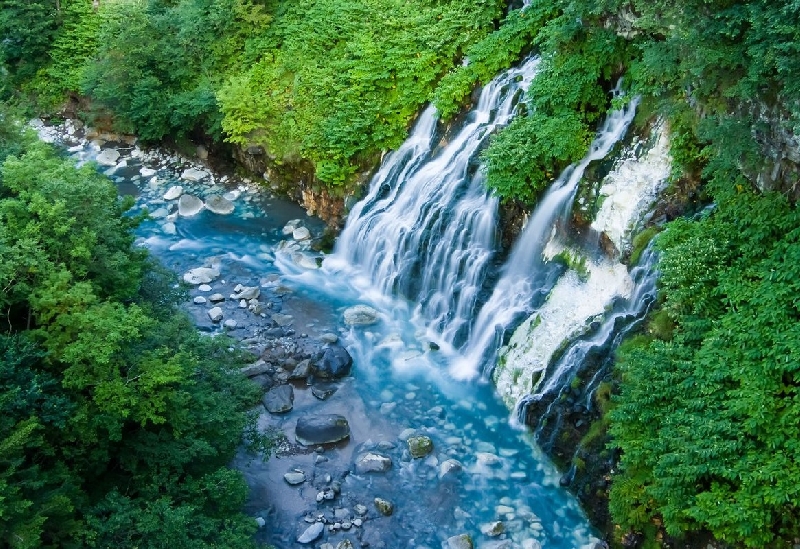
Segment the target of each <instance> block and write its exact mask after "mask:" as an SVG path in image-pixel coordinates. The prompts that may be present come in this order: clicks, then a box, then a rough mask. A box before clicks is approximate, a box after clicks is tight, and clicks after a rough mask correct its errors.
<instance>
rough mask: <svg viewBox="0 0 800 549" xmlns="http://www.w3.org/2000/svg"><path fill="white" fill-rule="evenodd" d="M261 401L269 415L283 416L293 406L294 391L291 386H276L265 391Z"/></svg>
mask: <svg viewBox="0 0 800 549" xmlns="http://www.w3.org/2000/svg"><path fill="white" fill-rule="evenodd" d="M261 401H262V402H263V403H264V407H265V408H266V409H267V411H268V412H269V413H271V414H283V413H285V412H288V411H289V410H291V409H292V407H293V406H294V389H293V388H292V386H291V385H278V386H276V387H273V388H272V389H270V390H269V391H267V393H266V394H265V395H264V396H263V397H262V398H261Z"/></svg>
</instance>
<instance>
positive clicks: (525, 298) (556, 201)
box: [450, 98, 638, 379]
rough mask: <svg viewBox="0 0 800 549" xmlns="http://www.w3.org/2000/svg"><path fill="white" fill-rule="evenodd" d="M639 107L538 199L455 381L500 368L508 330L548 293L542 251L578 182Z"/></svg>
mask: <svg viewBox="0 0 800 549" xmlns="http://www.w3.org/2000/svg"><path fill="white" fill-rule="evenodd" d="M637 104H638V98H635V99H633V100H632V101H630V102H629V103H628V104H627V105H626V106H625V107H624V108H622V109H620V110H618V111H614V112H612V113H611V114H610V115H609V116H608V118H607V119H606V121H605V122H604V124H603V126H602V127H601V128H600V130H599V131H598V133H597V136H596V137H595V139H594V141H593V142H592V145H591V147H590V149H589V152H588V153H587V154H586V156H585V157H584V158H583V159H582V160H581V161H580V162H579V163H577V164H575V165H572V166H570V167H569V168H567V169H566V170H564V172H563V173H562V174H561V176H560V177H559V178H558V179H557V180H556V182H555V183H553V185H552V186H551V187H550V189H549V190H548V191H547V193H546V194H545V195H544V197H543V198H542V199H541V200H540V201H539V204H538V205H537V207H536V210H535V211H534V213H533V215H532V216H531V217H530V219H529V220H528V222H527V223H526V225H525V228H524V229H523V232H522V235H521V236H520V237H519V239H518V240H517V242H516V244H515V245H514V248H513V250H512V252H511V256H510V257H509V260H508V262H507V263H506V265H505V266H504V267H503V272H502V275H501V278H500V280H499V281H498V283H497V285H496V286H495V288H494V291H493V292H492V295H491V297H490V298H489V300H488V301H487V302H486V303H485V304H484V305H483V307H482V308H481V310H480V312H479V313H478V317H477V319H476V321H475V324H474V327H473V329H472V336H471V338H470V340H469V341H468V342H467V343H466V344H465V345H464V346H463V347H462V348H461V349H460V354H461V357H460V358H459V359H457V360H455V361H454V362H453V364H452V365H451V367H450V372H451V374H452V375H453V376H454V377H455V378H457V379H469V378H473V377H475V376H476V375H478V374H479V373H481V372H482V371H483V372H487V373H488V371H490V370H491V368H492V367H493V366H494V364H495V359H496V353H497V349H498V348H499V347H500V341H499V340H500V338H501V337H502V332H503V330H505V329H506V328H508V327H509V326H511V325H512V324H513V323H514V321H515V320H518V318H519V316H520V315H522V314H524V313H526V312H530V307H531V301H532V299H533V297H534V295H535V294H536V292H537V291H539V290H543V289H546V288H543V287H542V282H543V281H542V280H541V275H544V274H545V270H543V269H541V268H540V267H541V265H542V262H543V256H542V252H543V250H544V248H545V246H546V245H547V242H548V241H549V239H550V236H551V233H552V231H553V229H554V224H555V223H556V221H557V220H558V219H559V218H563V217H564V216H566V215H568V213H569V209H570V208H571V205H572V201H573V198H574V196H575V191H576V189H577V188H578V183H579V181H580V180H581V177H583V173H584V171H585V170H586V167H587V166H588V165H589V163H590V162H592V161H593V160H598V159H601V158H604V157H605V156H606V155H607V154H608V152H609V151H610V150H611V147H613V146H614V144H615V143H616V142H617V141H619V140H620V139H621V138H622V137H623V136H624V135H625V131H626V130H627V128H628V125H629V124H630V123H631V121H632V120H633V116H634V114H635V111H636V106H637ZM548 285H549V284H548Z"/></svg>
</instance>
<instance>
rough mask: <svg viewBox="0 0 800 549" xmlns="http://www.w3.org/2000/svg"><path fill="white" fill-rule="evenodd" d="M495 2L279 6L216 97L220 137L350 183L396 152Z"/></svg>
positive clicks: (337, 0) (335, 0) (485, 25)
mask: <svg viewBox="0 0 800 549" xmlns="http://www.w3.org/2000/svg"><path fill="white" fill-rule="evenodd" d="M500 4H501V3H500V2H484V1H478V0H471V1H469V2H463V1H459V2H456V1H443V2H437V3H429V2H422V1H413V2H406V1H404V0H375V1H373V2H351V1H346V0H324V1H319V2H306V3H285V4H283V5H282V6H281V9H280V11H279V12H278V13H277V14H276V17H275V21H274V23H273V25H272V26H271V27H270V29H269V31H268V32H267V33H266V34H265V35H264V37H263V38H262V40H261V42H260V44H261V50H260V51H259V54H260V56H261V57H260V59H259V61H258V62H257V63H255V65H254V66H252V67H250V68H249V69H248V70H247V71H246V72H245V73H243V74H239V75H236V76H234V77H232V78H231V79H230V80H229V81H228V84H227V85H226V86H225V87H224V88H222V89H221V90H220V92H219V93H218V99H219V101H220V108H221V110H222V112H223V114H224V119H223V122H222V123H223V128H224V129H225V132H226V134H227V138H228V139H229V140H230V141H232V142H234V143H238V144H242V145H247V144H259V145H263V146H264V147H265V148H266V149H267V150H268V152H269V153H270V155H272V156H274V157H276V158H277V160H278V161H291V160H293V159H295V158H297V156H301V157H303V158H307V159H309V160H311V162H312V163H313V164H314V166H315V169H316V176H317V178H319V179H320V180H321V181H323V182H326V183H329V184H333V185H340V184H343V183H346V182H350V181H352V179H353V175H354V174H355V173H356V171H358V170H359V169H362V168H365V167H371V165H372V164H373V162H374V161H375V158H376V157H377V155H379V154H380V152H381V151H383V150H386V149H390V148H395V147H397V146H399V145H400V143H402V141H403V139H404V138H405V136H406V133H407V130H408V126H409V123H410V122H411V120H412V119H413V118H414V116H415V115H416V113H417V112H418V110H419V109H420V107H421V106H422V105H423V104H424V103H425V102H426V101H428V100H429V99H430V97H431V95H432V93H433V90H434V87H435V85H436V82H437V81H438V80H439V79H440V78H441V77H442V75H444V74H445V73H446V72H447V71H448V70H449V69H450V68H452V66H453V65H454V63H455V62H457V61H458V60H459V59H460V58H461V57H462V56H463V54H464V51H465V49H466V48H467V47H468V46H469V45H470V44H472V43H473V42H475V41H476V40H478V39H480V38H482V37H483V36H485V35H486V33H487V31H488V30H489V29H490V28H491V27H492V22H493V20H495V19H496V18H497V17H498V16H499V15H500Z"/></svg>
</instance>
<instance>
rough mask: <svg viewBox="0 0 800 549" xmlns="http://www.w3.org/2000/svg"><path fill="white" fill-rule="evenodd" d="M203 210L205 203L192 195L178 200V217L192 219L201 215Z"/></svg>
mask: <svg viewBox="0 0 800 549" xmlns="http://www.w3.org/2000/svg"><path fill="white" fill-rule="evenodd" d="M202 209H203V201H202V200H200V199H199V198H197V197H196V196H192V195H191V194H183V195H181V197H180V198H179V199H178V215H180V216H181V217H191V216H193V215H197V214H198V213H200V210H202Z"/></svg>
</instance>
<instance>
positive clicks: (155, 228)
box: [38, 124, 598, 549]
mask: <svg viewBox="0 0 800 549" xmlns="http://www.w3.org/2000/svg"><path fill="white" fill-rule="evenodd" d="M38 129H39V130H40V133H41V134H42V135H43V136H44V137H45V139H47V140H50V141H53V140H56V141H60V142H61V143H62V144H63V145H64V146H65V147H66V148H67V149H68V151H69V153H70V154H71V155H73V156H74V157H75V158H76V159H77V160H78V161H80V162H84V161H87V160H93V159H97V158H98V155H101V154H102V153H103V152H104V151H106V150H108V149H110V148H113V149H114V150H117V151H119V152H120V153H121V156H120V158H119V159H114V160H113V162H110V161H106V165H104V166H100V169H101V170H102V171H105V172H106V173H107V174H108V175H109V177H111V178H112V180H113V181H114V182H115V183H116V184H117V186H118V188H119V189H120V192H121V193H122V194H131V195H134V196H135V197H136V207H135V209H140V208H144V207H146V208H147V209H148V210H149V211H150V212H151V214H152V215H153V217H154V219H152V220H150V221H147V222H145V223H144V224H142V226H141V227H140V228H139V230H138V233H137V234H138V236H139V237H140V238H139V243H140V244H142V245H145V246H147V247H148V248H149V249H150V250H151V251H152V252H153V253H154V254H155V255H156V256H157V257H159V258H160V259H161V260H162V261H163V262H164V263H165V264H166V265H168V266H169V267H171V268H173V269H174V270H176V272H178V273H182V272H185V271H186V270H187V269H190V268H193V267H197V266H200V265H203V264H205V263H207V262H208V260H209V258H214V260H215V261H221V263H222V265H223V268H222V271H223V272H222V278H223V279H224V278H225V277H226V273H229V274H230V276H231V277H232V276H236V277H237V278H238V279H242V280H245V279H247V280H253V279H256V280H259V281H263V282H264V283H265V284H266V283H269V284H275V283H276V281H278V282H279V283H280V284H281V285H283V286H285V287H286V288H288V290H289V291H291V292H292V295H293V299H294V301H293V303H294V304H293V305H292V307H293V310H292V312H294V313H296V319H298V320H296V324H297V325H295V326H294V328H295V330H296V331H297V332H298V334H300V333H302V335H306V334H307V335H308V336H309V337H311V338H313V337H315V336H317V335H319V334H321V333H323V332H335V333H337V334H339V336H340V337H341V340H342V341H343V343H344V344H345V345H346V347H347V348H348V350H349V351H350V353H351V354H352V356H353V357H354V368H353V373H352V376H351V377H350V378H347V379H345V380H344V381H343V382H342V383H341V384H340V388H339V390H338V391H337V393H335V394H334V396H333V397H331V398H330V399H329V400H327V401H325V402H324V403H320V402H319V401H317V399H314V398H313V397H311V395H310V391H309V390H308V389H307V388H303V387H297V388H296V389H295V395H296V396H295V407H294V409H293V410H292V411H291V412H289V414H287V415H285V416H281V417H279V418H277V417H271V416H269V414H266V413H264V416H263V417H262V424H263V425H265V426H266V425H270V426H275V427H279V428H283V429H285V431H286V432H287V433H288V437H289V439H290V442H292V440H291V438H292V434H293V426H294V423H296V421H297V418H298V417H301V416H302V415H304V414H310V413H321V412H324V413H332V412H335V413H341V414H343V415H345V416H346V417H347V418H348V420H349V421H350V424H351V430H352V433H351V437H350V439H349V441H347V442H346V443H344V444H340V445H338V446H336V447H333V448H328V449H326V451H325V452H324V454H322V456H323V457H322V458H320V457H319V455H318V454H316V453H302V452H296V453H291V452H289V453H287V454H286V455H281V456H280V457H277V458H273V459H271V460H270V461H268V462H267V463H261V462H259V461H258V460H255V461H251V460H244V459H243V460H241V461H240V462H238V466H239V467H240V468H241V469H242V470H243V472H244V473H245V476H246V478H247V480H248V482H249V483H250V485H251V488H252V494H253V495H252V498H251V502H250V504H249V506H248V511H250V512H252V513H253V515H254V516H263V517H265V518H266V519H267V523H268V524H267V525H266V527H265V528H263V529H262V530H261V533H260V538H261V539H263V540H265V541H268V542H270V543H271V544H273V545H275V546H276V547H278V548H289V547H301V546H305V545H300V544H299V543H297V541H296V540H297V537H298V536H299V535H301V534H302V533H303V531H304V530H305V529H306V528H307V527H308V525H309V522H308V521H309V520H313V518H314V517H317V516H319V515H325V514H327V515H328V516H330V515H331V514H335V512H336V510H338V511H339V514H338V516H341V517H343V516H344V515H345V514H349V518H350V519H355V518H357V517H359V518H361V526H351V528H349V529H347V530H345V529H338V530H336V531H331V530H326V531H325V533H324V535H323V537H322V538H320V539H319V540H317V541H316V542H315V543H314V544H312V546H314V547H319V546H320V545H321V544H322V543H326V542H329V543H331V544H332V546H336V545H337V544H340V543H342V542H343V541H344V540H351V542H352V543H353V544H354V546H358V545H359V543H361V544H364V543H366V544H369V546H370V547H388V548H393V547H419V548H424V547H430V548H438V547H442V546H443V544H445V546H446V540H447V539H448V538H449V537H451V536H454V535H457V534H462V533H466V534H469V535H470V536H471V537H472V538H473V540H474V541H475V544H476V546H478V547H521V548H524V549H531V548H536V547H539V546H541V547H548V548H578V547H593V546H594V544H595V542H597V541H598V540H597V538H596V537H595V535H594V533H593V530H592V528H591V527H590V525H589V524H588V522H587V520H586V518H585V516H584V514H583V512H582V510H581V509H580V507H579V505H578V504H577V502H576V501H575V499H574V498H573V497H572V496H571V495H569V494H568V493H567V492H566V490H564V489H563V488H561V487H559V482H558V481H559V474H558V472H557V471H556V469H555V468H554V466H553V465H552V464H550V463H549V462H548V460H547V458H546V457H545V456H543V455H542V453H541V452H540V451H539V450H538V448H537V446H536V445H535V444H534V443H533V441H532V438H531V435H530V433H528V432H526V431H525V430H519V429H516V428H514V427H512V425H511V422H509V412H508V409H507V408H506V407H505V406H504V405H503V403H502V402H501V401H500V400H499V399H498V398H497V397H496V396H495V394H494V392H493V388H492V386H491V385H490V384H488V383H486V382H484V381H477V382H476V381H472V382H465V381H457V380H455V379H453V377H452V376H450V375H449V373H448V368H449V362H450V360H451V357H450V356H449V355H448V354H447V353H442V352H440V351H437V350H433V348H435V346H433V348H432V346H431V345H430V341H431V338H430V337H429V335H430V334H429V332H428V331H426V330H425V329H424V327H421V326H420V324H419V322H418V316H419V311H418V307H417V305H418V304H417V303H414V302H411V301H408V300H406V299H404V298H401V297H393V296H387V295H386V294H385V293H383V292H381V291H376V290H374V289H372V288H373V285H371V284H370V283H368V282H367V281H366V280H365V279H360V278H359V276H358V275H357V274H356V271H347V270H344V271H343V270H342V269H341V267H342V265H341V258H340V257H339V258H338V261H333V262H332V264H333V266H332V267H328V266H326V267H324V268H322V269H310V268H308V267H309V265H310V263H309V262H308V261H305V262H304V261H302V260H298V255H300V254H304V255H302V257H306V258H309V257H311V258H312V259H313V254H311V253H310V252H298V251H297V250H293V249H291V248H288V249H287V248H286V247H285V246H284V245H283V244H281V243H282V242H284V241H285V240H286V238H287V237H286V236H285V235H284V234H283V231H282V229H283V227H284V226H285V225H286V223H287V222H289V221H290V220H294V219H298V220H300V222H301V224H302V225H304V226H306V227H308V228H309V229H310V230H311V232H312V233H316V234H319V233H320V232H321V229H322V224H321V223H320V222H319V221H318V220H315V219H313V218H309V217H308V216H306V215H305V214H304V212H303V211H302V210H301V209H300V208H299V207H298V206H296V205H294V204H291V203H288V202H285V201H282V200H279V199H277V198H274V197H270V196H269V195H268V193H264V192H263V191H262V190H259V189H258V188H257V187H256V186H255V185H254V184H250V183H248V182H246V181H242V180H238V179H235V178H233V177H231V178H221V177H218V176H215V175H214V174H209V173H206V174H205V176H204V177H202V178H201V180H200V181H196V182H194V181H187V180H186V179H182V177H181V176H182V175H184V174H185V170H186V169H187V166H188V165H187V163H186V161H185V160H184V159H181V158H178V157H176V156H170V155H169V154H166V153H161V152H157V151H155V152H154V151H143V150H141V149H139V148H138V147H136V146H127V145H124V144H119V143H103V142H102V140H100V141H98V140H94V142H93V141H91V140H87V139H84V138H82V137H81V132H80V131H75V130H74V128H73V127H71V126H70V125H69V124H68V125H67V126H66V127H62V128H42V127H39V128H38ZM70 134H72V135H70ZM173 185H181V186H182V187H183V188H184V193H192V194H195V195H197V196H200V197H203V198H205V197H208V196H210V195H212V194H225V193H227V194H226V196H227V197H228V198H230V199H231V200H232V202H233V204H234V205H235V209H234V212H233V213H232V214H230V215H218V214H214V213H212V212H210V211H208V210H203V211H201V212H199V213H198V214H196V215H194V216H190V217H182V216H179V215H176V212H175V206H174V202H170V201H166V200H164V199H163V195H164V193H165V192H166V191H167V190H168V189H169V188H170V187H172V186H173ZM289 240H291V239H289ZM311 263H312V264H313V261H312V262H311ZM267 281H268V282H267ZM354 304H369V305H370V306H372V307H374V308H376V309H377V310H378V311H379V315H380V321H379V322H378V323H377V324H375V325H372V326H368V327H363V328H348V327H347V326H345V325H344V323H343V322H342V320H341V313H342V312H343V310H344V309H345V308H347V307H349V306H352V305H354ZM303 313H305V314H303ZM300 322H303V323H302V324H300ZM240 328H241V326H240ZM411 430H413V432H414V433H417V434H426V435H428V436H429V437H430V438H431V439H432V440H433V443H434V452H433V453H432V454H431V455H430V456H428V457H427V458H424V459H421V460H420V459H412V458H411V457H410V455H409V453H408V450H407V447H406V444H405V442H404V439H406V438H407V437H408V436H409V434H410V433H411ZM368 449H377V450H380V451H381V452H382V453H384V454H385V455H388V456H389V457H391V459H392V461H393V466H392V468H391V470H389V471H388V472H386V473H367V474H361V475H358V474H355V473H354V472H353V461H354V460H355V459H356V458H357V456H358V455H359V454H360V453H361V452H363V451H365V450H368ZM447 460H457V461H458V462H459V463H460V464H461V468H462V470H461V471H460V472H457V473H453V474H447V475H442V464H443V463H444V462H445V461H447ZM296 469H299V470H302V471H303V472H304V473H305V474H306V477H307V478H308V480H307V481H306V482H305V483H303V484H302V485H300V486H299V487H293V486H289V485H287V484H286V483H285V482H284V481H283V479H282V476H283V474H284V473H286V472H288V471H291V470H296ZM334 480H339V481H340V482H341V494H340V495H339V496H337V498H336V499H335V500H334V501H327V500H324V501H323V502H322V503H317V502H316V499H315V497H316V495H317V494H318V493H319V490H321V489H323V488H324V487H325V486H327V485H329V484H330V482H331V481H334ZM375 497H380V498H384V499H386V500H389V501H391V502H392V503H393V504H394V513H393V514H392V515H391V516H389V517H385V516H382V515H381V514H380V513H378V512H377V511H376V510H375V506H374V504H373V499H374V498H375ZM358 505H364V506H365V507H367V509H368V510H367V512H366V514H365V515H364V516H363V517H360V515H358V514H357V513H356V512H355V511H354V509H356V508H357V506H358ZM340 521H341V518H340ZM345 522H350V521H347V520H346V521H345ZM351 524H352V522H351ZM498 524H499V525H498ZM489 530H493V531H491V532H490V531H489ZM343 547H346V545H343Z"/></svg>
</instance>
